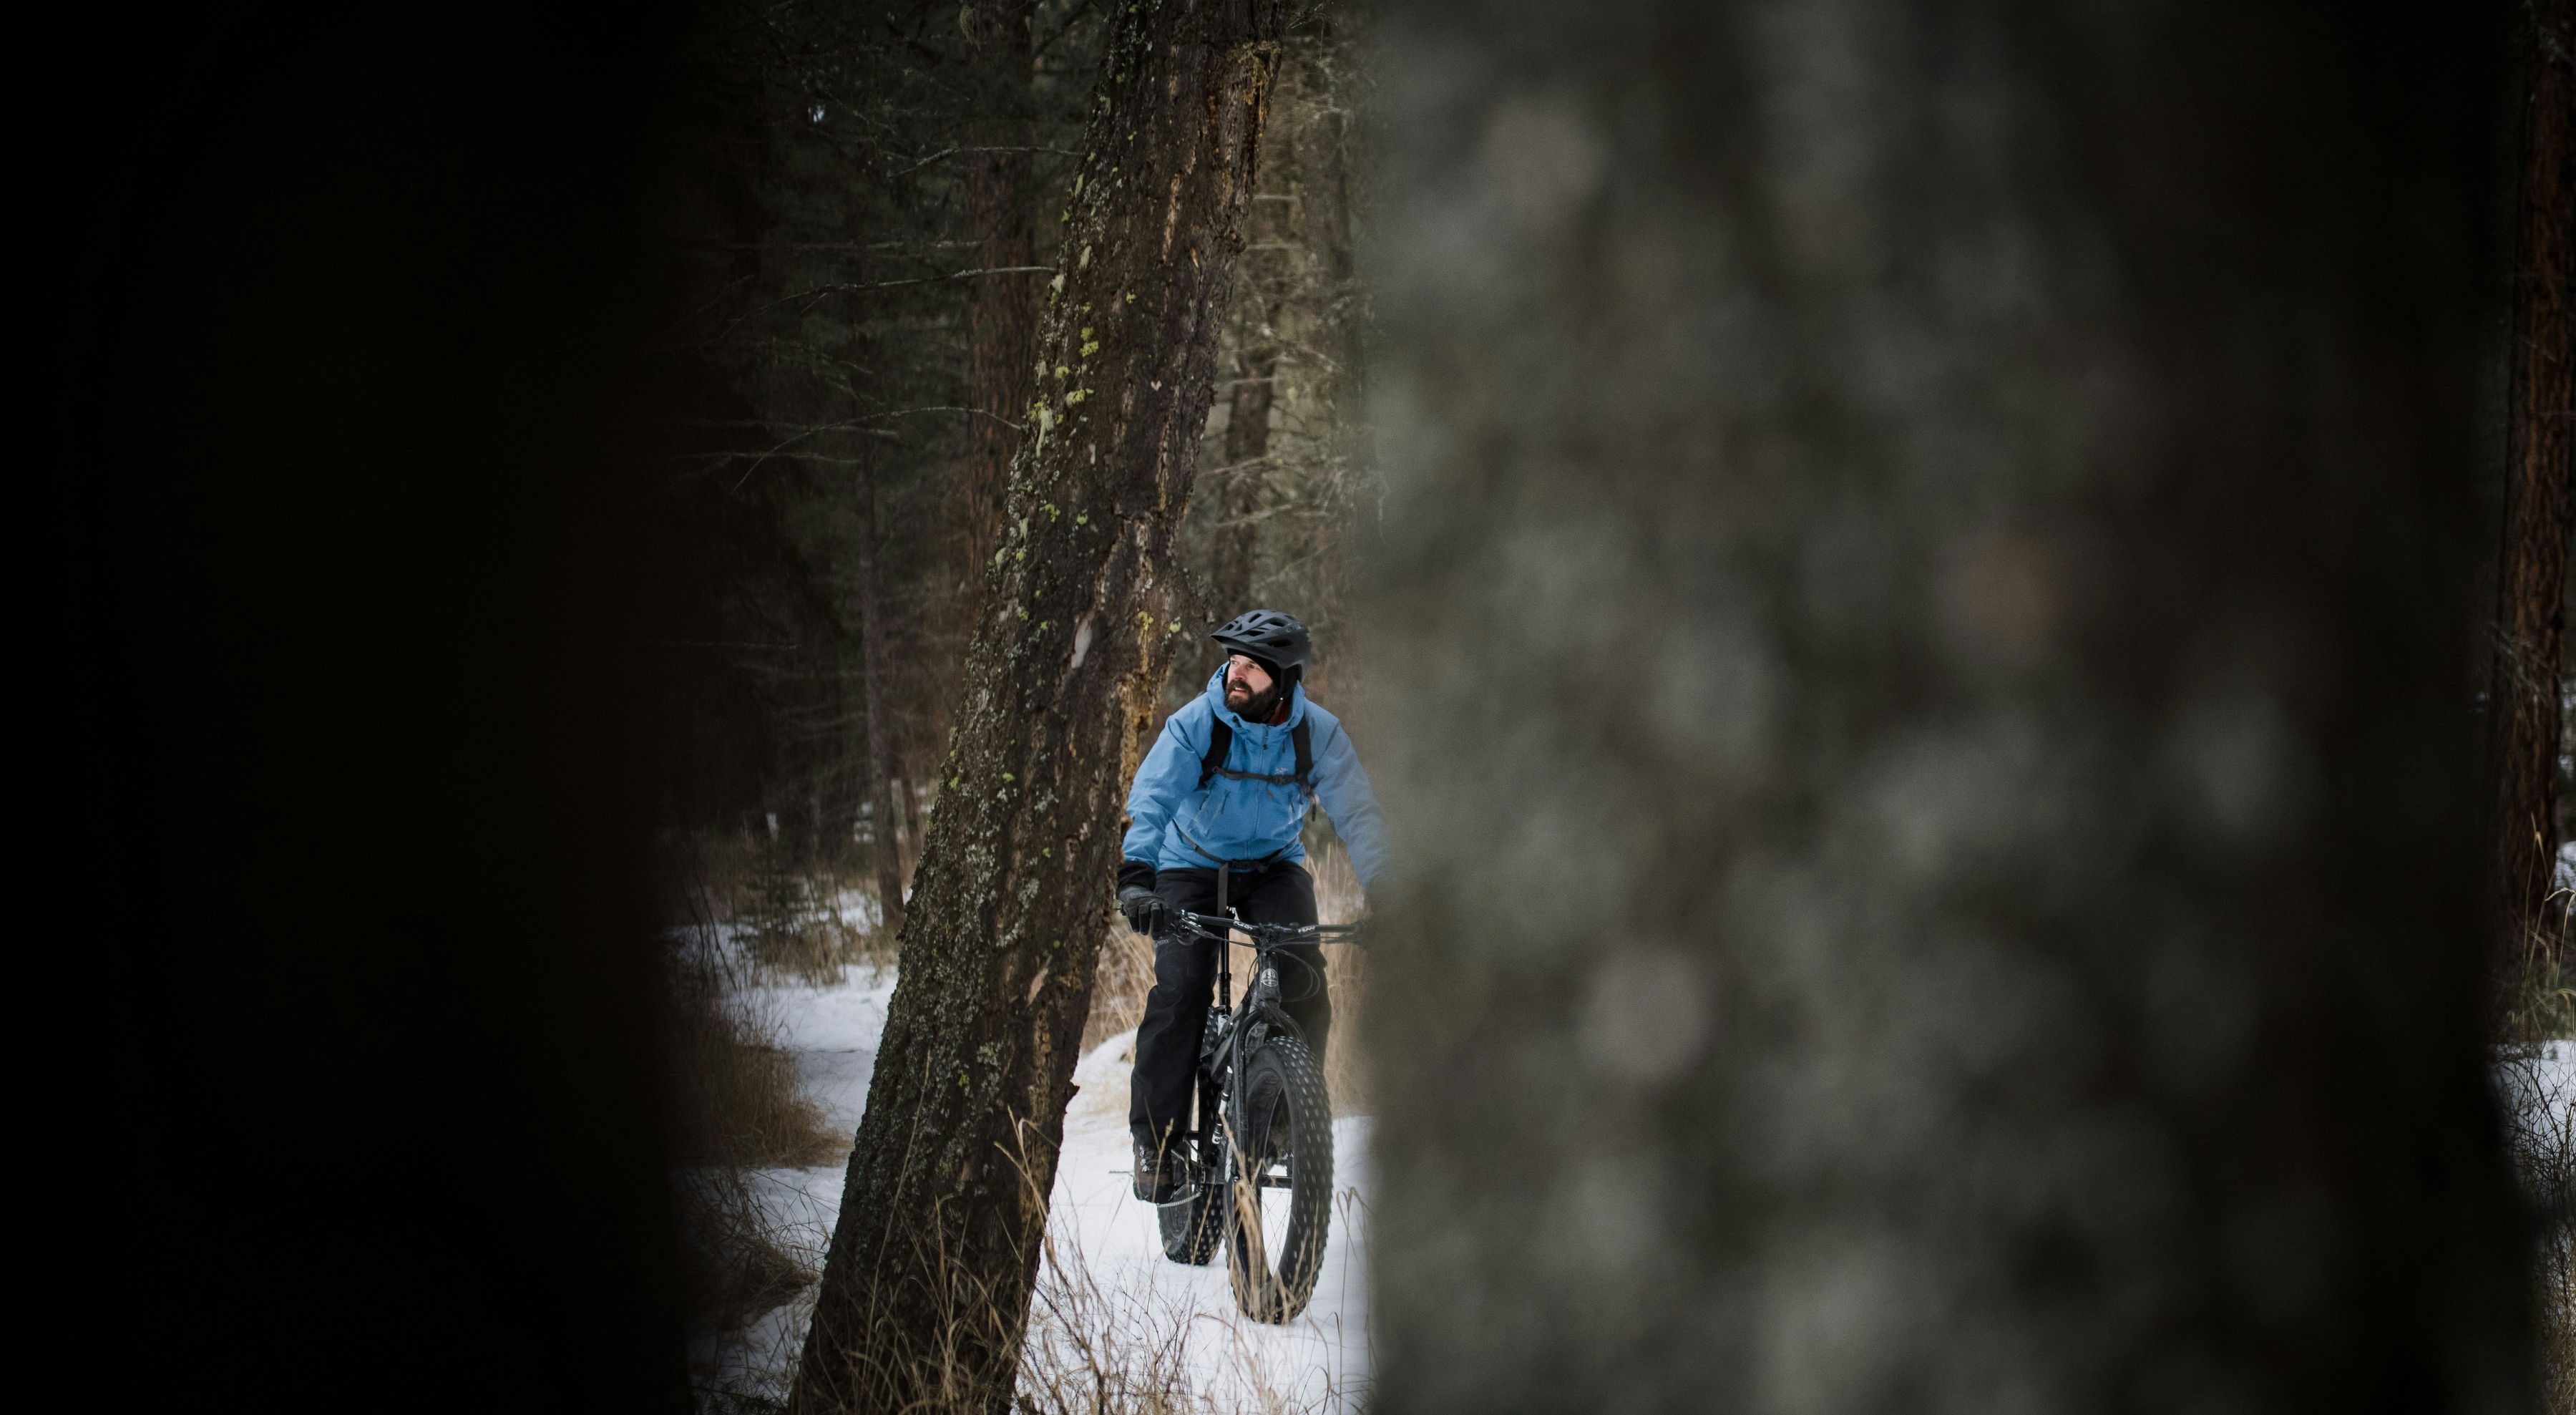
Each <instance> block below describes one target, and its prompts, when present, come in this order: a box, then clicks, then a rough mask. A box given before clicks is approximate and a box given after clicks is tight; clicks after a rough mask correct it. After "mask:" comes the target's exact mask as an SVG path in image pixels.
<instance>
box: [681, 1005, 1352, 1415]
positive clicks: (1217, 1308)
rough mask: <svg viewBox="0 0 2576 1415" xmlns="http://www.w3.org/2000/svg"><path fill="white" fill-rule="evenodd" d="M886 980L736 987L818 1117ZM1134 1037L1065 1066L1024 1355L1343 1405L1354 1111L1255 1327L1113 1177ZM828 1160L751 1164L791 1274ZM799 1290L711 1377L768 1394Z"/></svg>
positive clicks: (858, 1077)
mask: <svg viewBox="0 0 2576 1415" xmlns="http://www.w3.org/2000/svg"><path fill="white" fill-rule="evenodd" d="M893 994H894V977H893V974H892V973H890V972H886V973H879V972H876V971H873V970H869V969H862V968H852V969H850V970H849V971H848V973H847V974H845V975H844V977H843V980H842V982H841V983H840V984H839V985H838V986H833V987H820V988H817V987H773V988H763V989H759V990H758V991H757V993H756V994H755V995H754V996H753V997H752V998H750V999H747V1001H748V1002H749V1003H750V1005H751V1006H753V1007H754V1008H755V1009H756V1011H757V1013H758V1014H759V1015H762V1016H764V1017H766V1018H767V1019H768V1020H769V1021H770V1022H772V1023H773V1024H774V1026H775V1027H776V1031H777V1035H778V1038H779V1041H780V1043H781V1045H783V1046H785V1047H786V1048H787V1049H788V1050H789V1051H790V1052H791V1053H792V1054H793V1055H794V1056H795V1059H796V1065H797V1070H798V1074H799V1075H800V1077H801V1078H802V1079H803V1081H804V1084H805V1088H806V1092H807V1094H808V1095H810V1096H811V1097H812V1098H813V1099H814V1101H815V1103H816V1104H818V1105H819V1106H821V1107H822V1108H823V1110H824V1112H825V1114H826V1115H827V1116H829V1117H830V1124H831V1125H832V1126H833V1127H834V1128H836V1129H838V1130H840V1131H842V1132H843V1133H848V1134H855V1133H856V1131H857V1129H858V1122H859V1118H860V1116H861V1114H862V1113H864V1112H865V1110H866V1108H867V1088H868V1078H869V1075H870V1073H871V1072H872V1070H873V1069H874V1067H875V1064H876V1055H877V1046H878V1042H879V1040H880V1038H881V1037H882V1036H883V1034H884V1031H885V1017H886V1007H887V1005H888V1003H889V1002H890V1001H891V1000H892V998H893ZM1134 1049H1135V1034H1134V1033H1132V1032H1129V1033H1124V1034H1121V1035H1119V1036H1117V1037H1113V1038H1111V1039H1109V1041H1107V1042H1105V1043H1103V1044H1102V1045H1101V1046H1099V1047H1097V1048H1095V1049H1094V1050H1093V1051H1092V1052H1091V1053H1090V1054H1089V1055H1087V1056H1085V1057H1084V1058H1083V1059H1082V1061H1081V1063H1080V1064H1079V1065H1078V1066H1077V1067H1076V1069H1075V1072H1074V1084H1075V1086H1076V1087H1077V1088H1078V1089H1077V1091H1076V1092H1075V1095H1074V1100H1073V1104H1072V1106H1071V1107H1070V1108H1069V1109H1068V1110H1067V1112H1066V1114H1065V1134H1064V1149H1063V1154H1062V1159H1061V1162H1060V1163H1059V1164H1058V1165H1057V1167H1056V1177H1055V1186H1054V1189H1053V1192H1052V1195H1051V1199H1050V1214H1049V1218H1048V1224H1047V1237H1048V1247H1049V1252H1048V1267H1047V1272H1046V1273H1045V1274H1044V1275H1043V1276H1042V1277H1041V1278H1040V1282H1039V1296H1038V1301H1037V1303H1036V1304H1035V1307H1034V1309H1033V1316H1032V1320H1031V1326H1030V1337H1031V1342H1032V1348H1033V1366H1036V1367H1039V1368H1043V1367H1045V1366H1046V1365H1047V1364H1048V1363H1050V1362H1059V1363H1072V1362H1074V1361H1076V1360H1078V1359H1079V1358H1077V1357H1076V1356H1075V1355H1074V1352H1075V1350H1076V1349H1077V1348H1078V1347H1080V1346H1084V1345H1088V1346H1089V1347H1090V1348H1092V1349H1094V1350H1097V1351H1103V1352H1107V1353H1110V1355H1111V1359H1114V1360H1119V1361H1122V1362H1125V1363H1127V1364H1128V1365H1129V1366H1130V1368H1131V1372H1130V1373H1131V1374H1142V1371H1141V1370H1137V1369H1135V1368H1139V1367H1144V1366H1152V1367H1155V1368H1158V1369H1157V1371H1156V1374H1161V1375H1166V1376H1169V1375H1178V1376H1180V1377H1181V1378H1183V1379H1185V1380H1186V1382H1187V1384H1188V1387H1189V1389H1190V1391H1191V1392H1192V1394H1193V1395H1194V1397H1195V1400H1196V1403H1197V1404H1198V1405H1200V1406H1201V1407H1202V1408H1204V1409H1208V1410H1212V1411H1224V1412H1233V1411H1293V1412H1317V1413H1318V1415H1323V1413H1324V1412H1336V1413H1337V1412H1343V1411H1348V1410H1355V1409H1357V1408H1358V1407H1359V1405H1360V1403H1361V1401H1362V1399H1363V1397H1364V1394H1365V1391H1366V1388H1367V1384H1368V1379H1369V1369H1370V1364H1369V1343H1368V1283H1367V1276H1366V1274H1367V1261H1366V1254H1367V1249H1368V1213H1369V1196H1370V1193H1371V1190H1372V1185H1371V1182H1370V1173H1369V1139H1370V1133H1369V1121H1368V1119H1367V1118H1366V1117H1364V1116H1346V1117H1344V1118H1342V1119H1340V1120H1336V1121H1335V1122H1334V1123H1333V1143H1334V1151H1335V1163H1334V1205H1333V1218H1332V1227H1331V1235H1330V1238H1329V1240H1328V1242H1327V1244H1326V1247H1325V1253H1324V1266H1323V1271H1322V1273H1321V1274H1320V1276H1319V1277H1318V1279H1317V1281H1316V1284H1315V1295H1314V1299H1313V1301H1312V1302H1310V1303H1309V1304H1308V1306H1307V1309H1306V1311H1305V1312H1304V1313H1302V1314H1301V1315H1300V1316H1299V1317H1298V1319H1297V1320H1296V1321H1294V1322H1291V1323H1288V1324H1286V1325H1284V1326H1278V1327H1271V1326H1264V1325H1262V1324H1260V1323H1256V1322H1253V1321H1251V1320H1249V1319H1247V1318H1245V1317H1244V1316H1243V1315H1242V1314H1241V1313H1239V1312H1237V1311H1236V1310H1235V1306H1234V1297H1233V1293H1232V1290H1231V1289H1230V1288H1229V1287H1228V1285H1227V1281H1226V1274H1225V1263H1224V1259H1223V1258H1222V1257H1221V1256H1220V1257H1219V1258H1218V1260H1217V1261H1215V1262H1213V1263H1211V1264H1209V1265H1208V1266H1206V1267H1198V1268H1193V1267H1185V1266H1183V1265H1181V1264H1177V1263H1173V1262H1169V1261H1167V1260H1166V1259H1165V1258H1164V1257H1163V1252H1162V1244H1161V1239H1160V1236H1159V1234H1158V1231H1157V1228H1156V1224H1155V1215H1154V1210H1153V1208H1152V1207H1151V1206H1149V1205H1146V1204H1141V1203H1138V1202H1137V1201H1136V1200H1135V1199H1134V1198H1132V1197H1131V1196H1130V1194H1129V1191H1128V1186H1129V1178H1128V1165H1129V1157H1128V1145H1127V1078H1128V1073H1129V1071H1130V1069H1131V1067H1132V1066H1133V1064H1134V1060H1135V1053H1134ZM842 1169H843V1166H842V1165H840V1164H832V1165H821V1166H816V1167H813V1168H808V1169H768V1170H761V1171H758V1172H757V1173H756V1174H755V1176H754V1179H755V1182H756V1184H757V1185H758V1186H759V1189H760V1193H761V1197H762V1202H763V1203H764V1204H765V1205H767V1206H768V1208H769V1213H770V1218H771V1221H772V1223H773V1225H774V1227H775V1228H776V1229H777V1230H779V1232H780V1235H781V1238H782V1240H783V1242H784V1244H785V1245H786V1246H788V1247H789V1248H791V1249H793V1250H796V1252H795V1256H796V1257H797V1258H798V1259H799V1260H800V1261H802V1262H803V1263H804V1264H805V1265H806V1266H807V1268H808V1269H809V1270H811V1271H814V1272H818V1273H819V1272H820V1271H821V1270H822V1266H823V1255H824V1253H825V1251H826V1250H827V1249H828V1247H829V1246H830V1243H831V1236H832V1224H833V1220H834V1217H835V1215H836V1214H837V1212H838V1209H839V1206H840V1198H841V1179H842ZM813 1297H814V1292H813V1289H811V1288H809V1289H807V1290H806V1292H805V1293H804V1294H803V1295H802V1296H800V1297H799V1298H798V1299H797V1300H796V1301H794V1302H790V1303H788V1304H787V1305H785V1306H782V1307H779V1308H776V1309H774V1310H772V1311H770V1312H768V1313H766V1314H764V1315H763V1316H761V1317H760V1318H759V1319H757V1320H756V1321H754V1322H753V1323H752V1324H751V1326H750V1327H749V1328H748V1329H747V1330H746V1331H744V1332H743V1333H741V1334H740V1335H739V1337H737V1338H734V1339H732V1340H730V1341H728V1342H727V1343H726V1349H725V1350H723V1351H722V1352H721V1353H716V1352H707V1353H702V1355H704V1356H706V1357H708V1358H710V1364H711V1365H712V1366H713V1367H714V1370H715V1376H716V1379H717V1381H718V1383H719V1384H721V1385H724V1386H727V1387H729V1388H733V1389H738V1390H744V1391H746V1393H760V1394H766V1395H769V1396H771V1397H773V1398H784V1396H785V1394H786V1385H787V1382H788V1380H789V1379H791V1378H792V1375H793V1372H794V1369H795V1361H796V1354H797V1347H798V1343H799V1342H800V1341H801V1340H802V1339H803V1336H804V1332H805V1327H806V1323H807V1321H808V1320H809V1318H810V1316H811V1313H812V1303H813Z"/></svg>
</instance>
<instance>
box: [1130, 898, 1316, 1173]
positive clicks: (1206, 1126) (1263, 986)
mask: <svg viewBox="0 0 2576 1415" xmlns="http://www.w3.org/2000/svg"><path fill="white" fill-rule="evenodd" d="M1224 899H1225V889H1224V886H1223V885H1219V886H1218V891H1217V900H1218V904H1217V907H1218V908H1219V909H1220V910H1222V911H1223V912H1222V913H1221V914H1193V913H1191V912H1189V911H1188V910H1186V909H1174V910H1172V911H1170V912H1171V916H1172V917H1173V919H1174V920H1175V921H1176V922H1177V924H1178V927H1180V928H1181V929H1182V930H1184V931H1186V932H1188V933H1190V934H1193V935H1196V936H1197V937H1198V938H1199V939H1200V940H1202V941H1204V942H1207V943H1212V944H1214V945H1215V946H1216V949H1217V955H1216V977H1217V1007H1216V1013H1217V1015H1216V1016H1215V1017H1214V1018H1212V1019H1210V1021H1209V1024H1208V1025H1210V1026H1212V1027H1216V1028H1217V1029H1218V1036H1217V1041H1216V1046H1215V1048H1214V1049H1213V1050H1210V1049H1208V1047H1207V1045H1206V1043H1204V1042H1202V1043H1201V1044H1200V1049H1201V1055H1202V1057H1203V1058H1204V1060H1203V1062H1202V1064H1201V1069H1200V1074H1201V1075H1202V1076H1211V1075H1212V1076H1214V1077H1218V1078H1222V1083H1223V1094H1222V1095H1221V1096H1220V1097H1219V1099H1218V1103H1217V1106H1216V1112H1217V1113H1216V1114H1214V1115H1209V1116H1202V1117H1201V1118H1200V1123H1199V1128H1198V1129H1197V1131H1196V1132H1194V1134H1195V1138H1197V1140H1198V1141H1199V1145H1198V1148H1199V1150H1200V1151H1201V1154H1202V1158H1201V1159H1199V1160H1197V1161H1194V1165H1195V1166H1196V1167H1198V1168H1200V1169H1203V1170H1205V1171H1208V1172H1207V1173H1204V1174H1202V1175H1201V1176H1200V1178H1201V1181H1202V1182H1213V1181H1221V1180H1223V1179H1224V1178H1225V1177H1226V1176H1225V1174H1224V1173H1223V1170H1224V1168H1225V1163H1226V1159H1227V1157H1228V1156H1230V1155H1232V1154H1234V1153H1235V1151H1236V1146H1235V1144H1234V1140H1233V1135H1232V1131H1233V1129H1234V1124H1235V1120H1236V1118H1237V1117H1239V1116H1240V1115H1241V1114H1242V1107H1243V1099H1244V1098H1243V1085H1244V1073H1245V1071H1246V1069H1247V1068H1246V1067H1244V1066H1242V1065H1240V1064H1238V1063H1239V1062H1240V1061H1241V1060H1242V1059H1243V1058H1246V1057H1249V1056H1250V1055H1252V1053H1253V1052H1254V1051H1255V1050H1257V1049H1258V1048H1259V1047H1260V1046H1261V1044H1262V1043H1263V1042H1265V1041H1267V1040H1269V1036H1270V1031H1271V1029H1272V1028H1274V1027H1276V1028H1279V1029H1282V1030H1285V1031H1288V1032H1292V1033H1293V1032H1296V1031H1297V1024H1296V1023H1295V1022H1294V1021H1292V1020H1290V1018H1289V1016H1288V1013H1287V1011H1286V1009H1284V1008H1283V1007H1282V1006H1281V1005H1280V1000H1279V969H1278V965H1277V964H1276V963H1275V962H1274V961H1273V960H1272V958H1271V955H1272V954H1274V953H1276V952H1278V951H1279V950H1280V949H1282V948H1286V947H1288V946H1289V945H1291V944H1298V943H1319V944H1320V943H1347V942H1350V941H1351V939H1352V937H1353V936H1354V935H1356V934H1357V933H1358V932H1359V925H1357V924H1252V923H1246V922H1244V921H1243V920H1241V919H1239V918H1236V917H1234V911H1233V910H1232V909H1230V908H1227V907H1226V905H1225V903H1224ZM1237 930H1240V931H1242V932H1243V933H1245V934H1246V935H1249V936H1250V937H1251V939H1252V960H1253V962H1252V966H1253V978H1252V983H1251V985H1250V986H1249V987H1247V988H1246V989H1245V990H1244V995H1243V1007H1242V1010H1241V1011H1237V1010H1236V1009H1235V1005H1234V970H1233V961H1234V960H1233V957H1232V955H1233V952H1234V949H1233V942H1234V939H1233V934H1234V932H1235V931H1237ZM1299 1039H1300V1040H1303V1039H1304V1037H1303V1034H1302V1033H1300V1034H1299ZM1316 1060H1317V1062H1318V1063H1319V1064H1320V1063H1321V1061H1322V1058H1321V1057H1318V1058H1316ZM1261 1182H1262V1183H1263V1184H1264V1185H1268V1186H1270V1187H1274V1188H1275V1187H1278V1185H1277V1184H1274V1183H1273V1182H1272V1181H1271V1180H1270V1178H1269V1177H1268V1176H1267V1175H1264V1176H1262V1179H1261ZM1281 1182H1282V1183H1284V1181H1281Z"/></svg>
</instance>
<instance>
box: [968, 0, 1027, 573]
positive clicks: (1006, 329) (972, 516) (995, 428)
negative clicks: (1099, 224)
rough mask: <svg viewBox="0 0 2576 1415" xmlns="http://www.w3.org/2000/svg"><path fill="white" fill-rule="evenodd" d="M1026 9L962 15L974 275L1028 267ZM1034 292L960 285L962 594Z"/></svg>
mask: <svg viewBox="0 0 2576 1415" xmlns="http://www.w3.org/2000/svg"><path fill="white" fill-rule="evenodd" d="M1030 7H1031V0H973V3H972V4H971V5H970V6H969V7H968V9H967V12H966V25H967V35H968V43H969V45H970V46H971V52H972V54H973V56H974V62H975V63H976V65H977V66H978V67H979V68H980V69H981V70H982V74H981V75H980V78H981V80H982V84H983V86H984V87H985V89H986V90H987V91H988V93H989V98H988V103H989V105H990V106H989V108H988V111H989V112H991V113H992V114H993V115H994V116H993V117H992V118H991V119H989V120H988V121H987V122H985V123H983V124H981V125H979V126H978V128H977V130H976V131H975V132H974V133H973V134H972V137H973V139H974V146H976V147H978V148H980V149H981V150H980V151H976V152H971V153H969V154H967V158H966V222H967V228H968V230H969V231H970V232H972V233H973V236H974V239H975V240H976V241H977V243H978V244H977V246H976V248H975V266H976V268H979V269H984V270H997V271H1014V270H1017V269H1018V268H1019V267H1022V266H1026V265H1028V264H1029V263H1030V262H1032V261H1034V260H1035V259H1036V258H1037V256H1036V250H1035V243H1034V241H1033V240H1032V238H1031V231H1030V216H1031V213H1032V209H1033V207H1034V204H1035V201H1036V192H1035V190H1034V185H1033V183H1032V182H1031V180H1030V170H1031V164H1030V159H1031V156H1032V154H1031V153H1030V150H1029V147H1030V144H1031V143H1032V142H1033V141H1034V140H1035V132H1036V127H1035V125H1034V124H1033V123H1032V122H1031V121H1030V117H1029V111H1028V108H1029V64H1030V59H1029V11H1030ZM1037 288H1038V277H1037V275H1036V274H1035V273H1019V274H1002V275H985V276H978V277H977V278H975V279H974V280H972V281H970V282H969V283H968V285H967V297H966V299H967V306H966V325H967V328H966V363H967V371H966V377H967V390H966V392H967V405H968V406H969V407H971V408H973V409H974V410H975V413H976V416H974V417H971V418H970V419H969V420H968V422H967V427H968V432H967V456H966V476H965V491H966V515H965V532H966V570H967V581H966V583H967V585H968V586H970V587H972V586H978V585H981V584H982V583H983V582H984V578H985V573H986V571H987V570H988V569H989V568H990V567H989V566H988V565H987V564H986V562H987V561H988V560H989V559H990V558H991V556H992V553H993V543H994V540H995V537H996V536H998V535H999V534H1000V530H1001V521H1002V500H1003V488H1004V486H1005V484H1006V483H1008V482H1009V480H1010V475H1011V454H1012V453H1013V452H1015V451H1017V450H1018V448H1019V433H1018V429H1017V425H1018V423H1019V421H1020V420H1021V419H1022V418H1025V417H1027V416H1028V412H1029V408H1028V405H1029V396H1030V389H1031V387H1032V383H1031V380H1030V376H1029V370H1030V359H1031V356H1032V353H1033V347H1032V344H1031V342H1030V341H1031V339H1032V337H1033V336H1034V333H1035V330H1036V325H1037ZM967 598H968V599H969V600H970V601H971V600H972V599H973V596H972V595H969V596H967Z"/></svg>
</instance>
